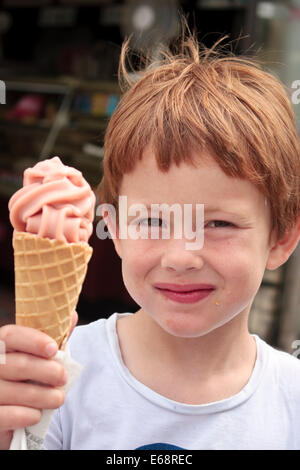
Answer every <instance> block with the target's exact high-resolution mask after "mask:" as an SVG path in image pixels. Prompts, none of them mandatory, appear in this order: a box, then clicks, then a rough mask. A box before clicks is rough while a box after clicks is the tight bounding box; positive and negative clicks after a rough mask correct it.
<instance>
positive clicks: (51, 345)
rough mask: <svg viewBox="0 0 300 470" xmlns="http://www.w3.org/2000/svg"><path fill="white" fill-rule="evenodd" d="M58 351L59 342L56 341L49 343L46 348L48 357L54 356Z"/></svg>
mask: <svg viewBox="0 0 300 470" xmlns="http://www.w3.org/2000/svg"><path fill="white" fill-rule="evenodd" d="M56 351H57V344H56V343H48V344H47V346H46V348H45V354H46V356H47V357H51V356H54V354H55V353H56Z"/></svg>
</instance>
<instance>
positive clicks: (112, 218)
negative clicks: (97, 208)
mask: <svg viewBox="0 0 300 470" xmlns="http://www.w3.org/2000/svg"><path fill="white" fill-rule="evenodd" d="M113 209H114V210H113V211H111V210H109V209H108V208H107V207H103V208H102V210H101V215H102V217H103V220H104V222H105V225H106V226H107V228H108V231H109V233H110V235H111V239H112V241H113V244H114V246H115V250H116V252H117V254H118V255H119V257H120V258H122V250H121V241H120V237H119V227H118V223H117V217H116V210H115V208H113Z"/></svg>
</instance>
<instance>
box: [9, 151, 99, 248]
mask: <svg viewBox="0 0 300 470" xmlns="http://www.w3.org/2000/svg"><path fill="white" fill-rule="evenodd" d="M95 201H96V198H95V194H94V192H93V191H92V189H91V187H90V186H89V184H88V183H87V182H86V181H85V179H84V178H83V176H82V173H81V172H80V171H78V170H76V169H75V168H72V167H68V166H65V165H64V164H63V163H62V162H61V160H60V159H59V158H58V157H54V158H52V159H49V160H44V161H41V162H39V163H37V164H36V165H35V166H34V167H33V168H28V169H27V170H25V172H24V179H23V187H22V188H21V189H20V190H19V191H17V192H16V193H15V194H14V195H13V196H12V197H11V199H10V201H9V205H8V208H9V211H10V221H11V223H12V225H13V227H14V229H15V230H17V231H22V232H28V233H32V234H36V235H38V236H40V237H43V238H51V239H57V240H63V241H65V242H69V243H72V242H86V243H87V242H88V240H89V238H90V236H91V234H92V231H93V220H94V210H95Z"/></svg>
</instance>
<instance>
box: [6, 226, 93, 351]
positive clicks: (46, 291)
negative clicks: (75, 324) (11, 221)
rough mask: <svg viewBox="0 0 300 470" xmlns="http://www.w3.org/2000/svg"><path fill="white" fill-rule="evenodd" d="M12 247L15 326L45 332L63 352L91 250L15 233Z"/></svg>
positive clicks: (79, 245) (78, 245)
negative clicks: (28, 327)
mask: <svg viewBox="0 0 300 470" xmlns="http://www.w3.org/2000/svg"><path fill="white" fill-rule="evenodd" d="M13 247H14V261H15V300H16V323H17V324H18V325H23V326H30V327H32V328H37V329H38V330H40V331H43V332H45V333H46V334H48V335H49V336H51V337H52V338H53V339H55V341H56V342H57V344H58V347H59V349H63V348H64V346H65V343H66V341H67V339H68V335H69V332H70V327H71V317H72V313H73V311H74V310H75V309H76V305H77V302H78V298H79V294H80V292H81V289H82V284H83V282H84V279H85V275H86V271H87V265H88V262H89V260H90V258H91V256H92V251H93V250H92V248H91V247H90V246H89V245H88V244H87V243H83V242H79V243H67V242H64V241H60V240H56V239H49V238H41V237H39V236H37V235H34V234H30V233H26V232H18V231H16V230H15V231H14V235H13Z"/></svg>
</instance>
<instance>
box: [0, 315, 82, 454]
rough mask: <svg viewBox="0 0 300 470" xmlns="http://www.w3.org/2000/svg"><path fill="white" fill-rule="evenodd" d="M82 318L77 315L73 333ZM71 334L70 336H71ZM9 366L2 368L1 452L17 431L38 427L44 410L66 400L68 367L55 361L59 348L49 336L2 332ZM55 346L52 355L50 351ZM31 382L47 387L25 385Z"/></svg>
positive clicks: (18, 329) (10, 328) (17, 329)
mask: <svg viewBox="0 0 300 470" xmlns="http://www.w3.org/2000/svg"><path fill="white" fill-rule="evenodd" d="M77 320H78V315H77V313H76V312H74V313H73V317H72V329H71V333H72V331H73V329H74V327H75V325H76V323H77ZM71 333H70V334H71ZM0 340H1V341H4V342H5V347H6V363H5V364H0V449H1V450H3V449H9V446H10V442H11V439H12V436H13V431H14V429H18V428H23V427H25V426H31V425H33V424H36V423H38V422H39V421H40V419H41V410H42V409H43V408H47V409H55V408H58V407H59V406H61V405H62V404H63V402H64V399H65V394H64V392H63V390H61V389H60V387H62V386H63V385H65V383H66V382H67V376H66V375H65V370H64V367H63V366H62V365H61V364H58V363H57V362H56V361H53V360H51V358H53V357H54V356H55V354H56V352H57V344H56V343H55V342H54V341H53V340H52V338H50V337H49V336H48V335H46V334H45V333H42V332H40V331H38V330H35V329H33V328H28V327H24V326H19V325H5V326H3V327H2V328H0ZM49 345H52V351H51V350H50V351H49ZM27 380H31V381H34V382H40V383H41V384H43V385H38V384H31V383H24V382H23V381H27Z"/></svg>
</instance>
